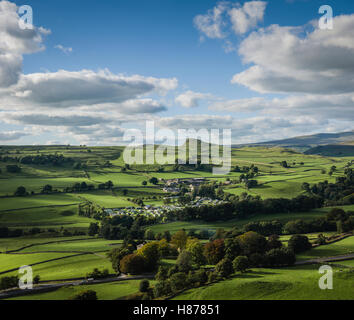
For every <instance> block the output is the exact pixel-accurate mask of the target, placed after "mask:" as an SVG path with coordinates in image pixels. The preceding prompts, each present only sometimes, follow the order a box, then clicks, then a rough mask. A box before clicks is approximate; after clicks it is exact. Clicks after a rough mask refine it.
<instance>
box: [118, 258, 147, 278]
mask: <svg viewBox="0 0 354 320" xmlns="http://www.w3.org/2000/svg"><path fill="white" fill-rule="evenodd" d="M144 265H145V259H144V258H143V257H142V256H141V255H138V254H135V253H132V254H128V255H127V256H124V257H123V259H122V260H121V261H120V270H121V271H122V272H123V273H129V274H141V273H142V272H143V270H144Z"/></svg>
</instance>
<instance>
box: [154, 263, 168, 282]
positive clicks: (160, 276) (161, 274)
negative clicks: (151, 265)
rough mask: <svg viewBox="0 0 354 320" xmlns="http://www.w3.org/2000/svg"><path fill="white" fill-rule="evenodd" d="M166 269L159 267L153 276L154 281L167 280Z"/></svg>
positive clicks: (165, 267)
mask: <svg viewBox="0 0 354 320" xmlns="http://www.w3.org/2000/svg"><path fill="white" fill-rule="evenodd" d="M168 269H169V268H168V267H167V266H159V269H158V271H157V273H156V275H155V279H156V280H157V281H163V280H166V279H167V278H168Z"/></svg>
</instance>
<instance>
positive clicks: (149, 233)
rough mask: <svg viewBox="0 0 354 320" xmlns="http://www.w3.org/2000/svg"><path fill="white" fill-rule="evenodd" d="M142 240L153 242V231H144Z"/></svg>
mask: <svg viewBox="0 0 354 320" xmlns="http://www.w3.org/2000/svg"><path fill="white" fill-rule="evenodd" d="M144 238H145V239H146V240H154V239H155V233H154V231H152V230H151V229H146V230H145V234H144Z"/></svg>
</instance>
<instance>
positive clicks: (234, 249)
mask: <svg viewBox="0 0 354 320" xmlns="http://www.w3.org/2000/svg"><path fill="white" fill-rule="evenodd" d="M241 253H242V249H241V246H240V243H239V242H238V241H237V239H235V238H227V239H225V257H226V258H228V259H230V260H233V259H235V258H236V257H237V256H238V255H240V254H241Z"/></svg>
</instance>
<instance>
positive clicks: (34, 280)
mask: <svg viewBox="0 0 354 320" xmlns="http://www.w3.org/2000/svg"><path fill="white" fill-rule="evenodd" d="M40 280H41V277H40V276H39V275H38V274H37V275H36V276H35V277H34V278H33V283H34V284H38V283H39V281H40Z"/></svg>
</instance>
